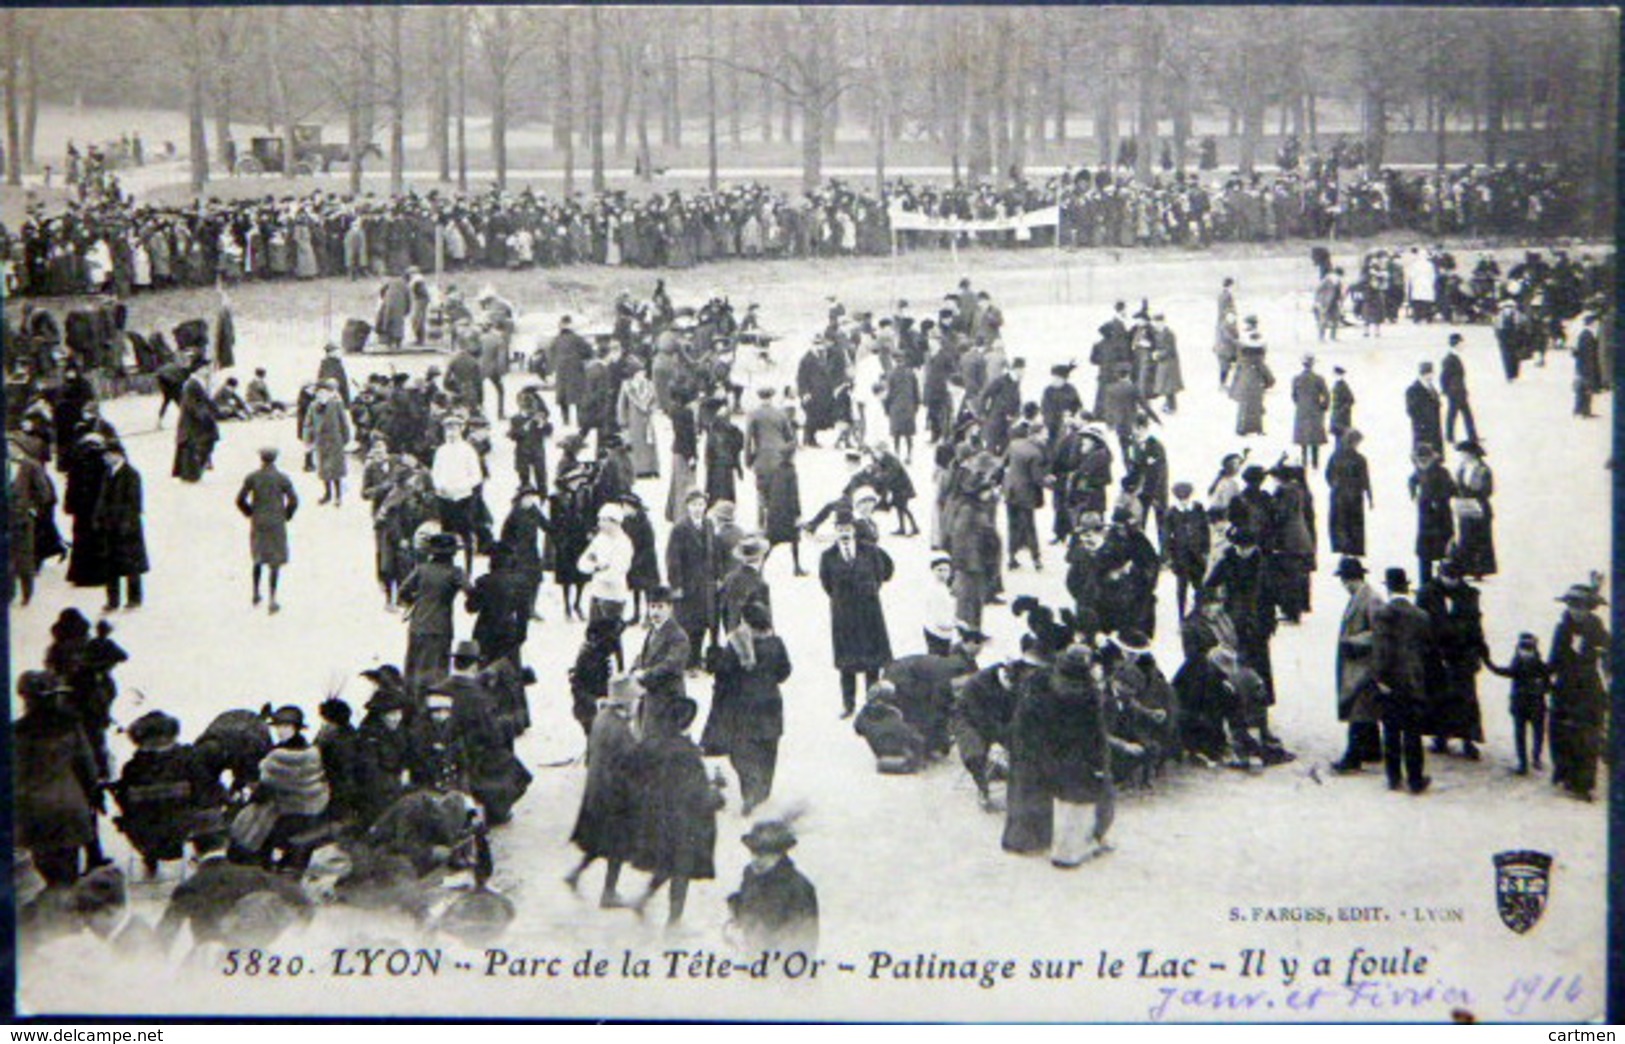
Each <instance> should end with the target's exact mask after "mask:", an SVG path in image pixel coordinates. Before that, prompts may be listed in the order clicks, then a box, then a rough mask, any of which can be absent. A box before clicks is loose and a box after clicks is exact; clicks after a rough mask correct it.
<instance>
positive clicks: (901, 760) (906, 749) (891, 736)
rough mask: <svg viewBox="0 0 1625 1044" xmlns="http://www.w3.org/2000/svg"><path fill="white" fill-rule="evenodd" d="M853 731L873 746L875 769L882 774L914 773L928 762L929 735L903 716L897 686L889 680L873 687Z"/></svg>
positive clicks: (871, 751)
mask: <svg viewBox="0 0 1625 1044" xmlns="http://www.w3.org/2000/svg"><path fill="white" fill-rule="evenodd" d="M852 731H854V732H856V733H857V734H858V735H859V736H861V737H863V741H864V742H865V743H867V744H868V745H869V752H870V753H871V754H873V755H874V757H875V770H876V771H878V772H880V773H881V774H882V775H888V776H896V775H901V776H907V775H912V774H914V773H916V772H918V771H920V767H921V766H922V765H924V764H925V737H924V736H922V735H920V730H919V729H917V728H915V727H914V726H913V725H910V724H909V723H908V720H907V719H906V718H905V717H904V716H903V712H902V709H901V708H899V707H898V706H897V686H895V685H893V684H892V683H891V682H889V681H885V680H881V681H877V682H875V683H874V684H873V685H871V686H869V691H868V692H867V693H865V695H864V704H863V709H862V710H860V711H859V712H858V714H857V717H856V719H855V720H854V721H853V722H852Z"/></svg>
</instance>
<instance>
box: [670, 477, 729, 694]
mask: <svg viewBox="0 0 1625 1044" xmlns="http://www.w3.org/2000/svg"><path fill="white" fill-rule="evenodd" d="M719 562H720V559H719V555H718V551H717V538H716V531H715V530H714V529H713V528H712V525H711V523H710V521H709V520H708V519H707V518H706V510H705V493H704V491H703V490H698V489H694V490H690V491H689V494H688V496H687V498H685V500H684V514H683V517H682V518H681V519H680V520H678V522H677V524H676V525H674V526H672V530H671V535H670V536H669V537H667V539H666V579H667V581H668V582H669V583H670V585H671V594H672V613H673V615H674V616H675V617H676V620H677V623H678V624H679V625H680V626H681V627H682V628H683V630H684V631H685V632H686V633H687V634H688V642H689V662H688V665H689V667H690V668H691V669H692V668H694V667H698V666H699V664H700V653H701V651H702V650H703V649H704V648H705V638H706V634H707V633H708V632H709V631H710V630H711V629H712V627H713V626H714V625H715V618H716V601H717V582H718V579H719V578H718V575H717V570H718V567H719Z"/></svg>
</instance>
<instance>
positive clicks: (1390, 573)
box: [1382, 566, 1411, 594]
mask: <svg viewBox="0 0 1625 1044" xmlns="http://www.w3.org/2000/svg"><path fill="white" fill-rule="evenodd" d="M1382 586H1384V587H1386V588H1388V590H1390V591H1393V592H1394V593H1395V594H1403V593H1405V592H1407V591H1409V590H1410V589H1411V578H1410V577H1409V576H1407V575H1405V570H1404V569H1402V568H1401V567H1399V566H1391V567H1389V568H1388V569H1386V570H1384V571H1383V574H1382Z"/></svg>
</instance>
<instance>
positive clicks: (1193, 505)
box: [1162, 482, 1212, 620]
mask: <svg viewBox="0 0 1625 1044" xmlns="http://www.w3.org/2000/svg"><path fill="white" fill-rule="evenodd" d="M1194 492H1195V488H1194V487H1193V486H1192V485H1191V484H1190V483H1189V482H1175V483H1174V485H1173V494H1174V502H1173V503H1172V504H1170V505H1169V506H1168V511H1167V513H1166V514H1165V515H1163V517H1162V537H1163V540H1162V543H1163V554H1164V557H1165V558H1166V559H1167V562H1168V568H1169V570H1170V571H1171V572H1172V573H1173V575H1174V597H1175V599H1176V603H1177V605H1178V606H1179V618H1180V619H1182V620H1183V619H1184V618H1185V608H1186V601H1187V598H1188V595H1189V592H1190V591H1192V590H1195V589H1198V588H1200V587H1201V586H1202V581H1203V579H1205V578H1206V576H1207V568H1208V552H1209V551H1210V550H1211V548H1212V536H1211V534H1210V533H1209V530H1208V523H1207V509H1206V508H1204V507H1202V504H1201V502H1200V501H1196V500H1193V499H1191V495H1192V494H1193V493H1194Z"/></svg>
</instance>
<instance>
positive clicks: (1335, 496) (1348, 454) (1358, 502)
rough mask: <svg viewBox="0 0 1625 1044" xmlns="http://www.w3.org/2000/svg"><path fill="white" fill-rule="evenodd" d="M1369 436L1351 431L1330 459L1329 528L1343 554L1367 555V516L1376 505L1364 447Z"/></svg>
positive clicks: (1332, 540)
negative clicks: (1362, 444) (1363, 443)
mask: <svg viewBox="0 0 1625 1044" xmlns="http://www.w3.org/2000/svg"><path fill="white" fill-rule="evenodd" d="M1364 441H1365V437H1364V436H1363V435H1362V434H1361V433H1360V432H1359V431H1358V430H1356V429H1353V428H1350V429H1348V430H1347V431H1346V432H1344V433H1343V435H1342V437H1341V438H1339V439H1338V442H1337V448H1336V449H1334V450H1332V455H1331V456H1330V457H1329V458H1327V460H1326V484H1327V486H1328V487H1329V490H1330V497H1329V499H1330V506H1329V508H1328V511H1327V528H1328V529H1329V531H1330V535H1331V544H1332V551H1333V552H1334V553H1335V554H1340V555H1354V556H1356V557H1359V556H1361V555H1364V554H1365V513H1366V511H1367V510H1368V509H1369V508H1372V507H1375V506H1376V503H1375V500H1374V498H1373V496H1372V492H1371V468H1370V465H1369V464H1368V463H1367V461H1366V458H1365V454H1363V453H1361V452H1360V444H1361V443H1362V442H1364Z"/></svg>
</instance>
